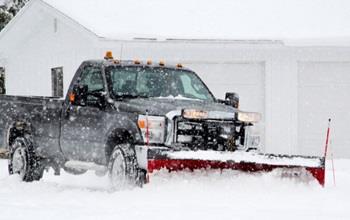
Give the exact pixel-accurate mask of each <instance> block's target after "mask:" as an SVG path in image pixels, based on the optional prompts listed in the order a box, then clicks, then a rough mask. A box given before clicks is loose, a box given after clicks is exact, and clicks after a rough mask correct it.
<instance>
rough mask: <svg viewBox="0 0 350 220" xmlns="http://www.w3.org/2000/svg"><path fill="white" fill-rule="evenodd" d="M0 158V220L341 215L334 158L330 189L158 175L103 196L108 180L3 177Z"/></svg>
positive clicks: (342, 195) (248, 178) (347, 174)
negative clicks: (27, 180)
mask: <svg viewBox="0 0 350 220" xmlns="http://www.w3.org/2000/svg"><path fill="white" fill-rule="evenodd" d="M6 164H7V163H6V161H1V160H0V219H35V220H40V219H50V220H55V219H57V220H58V219H59V220H62V219H75V220H79V219H83V220H88V219H130V220H132V219H155V220H157V219H161V220H164V219H176V220H179V219H203V220H205V219H208V220H209V219H210V220H212V219H220V220H221V219H293V220H295V219H349V218H350V210H349V207H350V201H349V195H350V190H349V185H350V160H337V161H335V165H336V168H337V186H336V187H334V186H333V184H332V183H331V178H332V177H331V172H328V176H327V182H328V183H327V186H326V188H321V187H320V186H319V185H318V184H317V183H316V182H311V183H298V182H297V181H296V180H293V179H292V180H290V179H279V178H277V177H276V176H275V174H274V173H269V174H264V175H261V174H255V175H248V174H243V173H240V172H235V171H224V172H223V173H220V172H217V171H212V172H202V171H197V172H194V173H189V172H181V173H168V172H159V173H155V174H154V175H152V176H151V183H150V184H148V185H146V186H145V187H144V188H143V189H134V190H127V191H122V192H114V193H111V192H109V191H108V179H107V178H106V177H103V178H99V177H96V176H94V174H93V173H91V172H88V173H87V174H84V175H82V176H72V175H69V174H65V173H63V174H62V176H54V175H53V173H52V172H50V173H45V176H44V179H43V180H41V181H39V182H35V183H22V182H20V181H19V180H18V178H17V177H16V176H8V175H7V171H6Z"/></svg>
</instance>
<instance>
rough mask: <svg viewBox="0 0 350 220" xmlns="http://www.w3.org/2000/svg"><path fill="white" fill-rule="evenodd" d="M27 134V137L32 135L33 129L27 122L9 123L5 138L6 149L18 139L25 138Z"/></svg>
mask: <svg viewBox="0 0 350 220" xmlns="http://www.w3.org/2000/svg"><path fill="white" fill-rule="evenodd" d="M28 134H29V135H31V134H33V128H32V125H31V123H30V122H29V121H26V120H17V121H15V122H12V123H10V125H9V126H8V129H7V136H6V140H7V145H8V148H10V147H11V145H12V144H13V142H14V141H15V140H16V139H17V138H18V137H23V138H26V135H28ZM26 139H27V138H26Z"/></svg>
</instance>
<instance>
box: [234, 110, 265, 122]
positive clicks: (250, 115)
mask: <svg viewBox="0 0 350 220" xmlns="http://www.w3.org/2000/svg"><path fill="white" fill-rule="evenodd" d="M237 119H238V120H239V121H242V122H251V123H253V122H259V121H260V120H261V114H259V113H256V112H238V114H237Z"/></svg>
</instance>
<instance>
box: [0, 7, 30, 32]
mask: <svg viewBox="0 0 350 220" xmlns="http://www.w3.org/2000/svg"><path fill="white" fill-rule="evenodd" d="M28 1H29V0H0V31H1V30H2V29H3V28H4V27H5V26H6V24H7V23H8V22H9V21H10V20H11V19H12V18H13V17H14V16H15V15H16V14H17V13H18V12H19V10H20V9H21V8H22V7H23V6H24V5H25V4H26V3H27V2H28Z"/></svg>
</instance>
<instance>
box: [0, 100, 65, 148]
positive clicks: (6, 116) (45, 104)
mask: <svg viewBox="0 0 350 220" xmlns="http://www.w3.org/2000/svg"><path fill="white" fill-rule="evenodd" d="M63 102H64V100H62V99H60V98H57V97H40V96H10V95H0V116H1V117H0V148H6V147H7V146H6V145H7V142H6V139H7V138H6V137H7V132H8V130H9V129H10V128H11V126H12V125H13V124H14V123H15V122H18V121H21V122H22V121H24V122H28V123H30V124H31V126H32V127H33V128H35V130H33V132H34V133H33V134H34V135H33V136H34V138H35V139H34V141H36V142H38V143H44V144H43V145H47V146H40V149H41V150H44V149H45V147H49V148H52V147H54V148H57V149H58V142H59V134H60V117H61V111H62V105H63ZM45 151H46V150H45Z"/></svg>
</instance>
